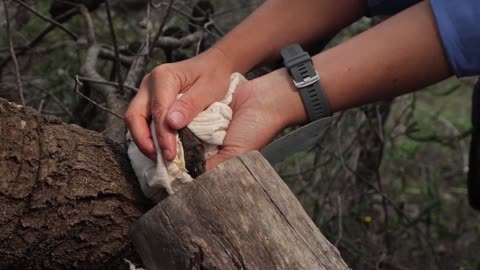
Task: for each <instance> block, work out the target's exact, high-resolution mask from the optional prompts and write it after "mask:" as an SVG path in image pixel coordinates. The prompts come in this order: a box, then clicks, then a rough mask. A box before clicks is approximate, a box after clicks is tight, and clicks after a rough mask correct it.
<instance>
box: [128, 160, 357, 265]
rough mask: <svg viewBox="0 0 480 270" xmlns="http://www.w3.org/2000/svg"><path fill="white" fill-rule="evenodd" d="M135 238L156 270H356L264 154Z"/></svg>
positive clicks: (209, 182)
mask: <svg viewBox="0 0 480 270" xmlns="http://www.w3.org/2000/svg"><path fill="white" fill-rule="evenodd" d="M129 235H130V238H131V239H132V241H133V243H134V246H135V248H136V250H137V252H138V253H139V254H140V257H141V258H142V260H143V262H144V264H145V265H146V267H147V268H148V269H149V270H156V269H162V270H165V269H261V270H263V269H268V270H270V269H289V270H290V269H348V267H347V265H346V264H345V262H344V261H343V260H342V258H341V257H340V254H339V252H338V250H337V249H336V248H335V247H334V246H333V245H331V244H330V243H329V242H328V240H327V239H326V238H325V237H324V236H323V235H322V234H321V233H320V231H319V230H318V228H317V227H316V226H315V224H314V223H313V222H312V220H311V219H310V218H309V216H308V215H307V213H306V212H305V211H304V209H303V208H302V206H301V204H300V203H299V202H298V200H297V199H296V198H295V196H294V195H293V193H292V192H291V191H290V189H289V188H288V187H287V185H286V184H285V183H284V182H283V180H282V179H281V178H280V177H279V176H278V175H277V174H276V172H275V171H274V170H273V168H272V167H271V166H270V164H269V163H268V162H267V161H266V160H265V159H264V158H263V156H262V155H261V154H260V153H259V152H256V151H254V152H250V153H247V154H244V155H242V156H240V157H237V158H234V159H231V160H229V161H227V162H225V163H223V164H220V165H219V166H218V167H217V168H215V169H214V170H212V171H209V172H207V173H205V174H203V175H201V176H200V177H198V178H197V179H196V180H195V181H193V182H192V183H190V184H188V185H186V186H185V187H183V189H182V190H180V191H179V192H177V193H175V194H173V195H172V196H169V197H168V198H166V199H165V200H163V201H162V202H160V203H159V204H157V205H156V206H155V207H154V208H153V209H151V210H150V211H148V212H147V213H146V214H145V215H143V216H142V217H141V218H140V220H139V221H138V222H137V223H135V224H134V225H133V226H132V227H131V229H130V232H129Z"/></svg>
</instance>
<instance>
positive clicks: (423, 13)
mask: <svg viewBox="0 0 480 270" xmlns="http://www.w3.org/2000/svg"><path fill="white" fill-rule="evenodd" d="M313 61H314V64H315V66H316V67H317V69H318V71H319V74H320V76H321V78H322V84H323V86H324V88H325V91H326V95H327V96H328V99H329V102H330V105H331V108H332V110H333V111H339V110H343V109H347V108H350V107H354V106H357V105H362V104H366V103H369V102H373V101H377V100H382V99H387V98H392V97H395V96H399V95H402V94H404V93H407V92H411V91H414V90H417V89H420V88H422V87H425V86H428V85H430V84H432V83H435V82H438V81H440V80H443V79H445V78H447V77H449V76H451V74H452V71H451V69H450V66H449V64H448V62H447V58H446V56H445V53H444V50H443V47H442V43H441V40H440V37H439V35H438V32H437V28H436V24H435V19H434V16H433V13H432V10H431V7H430V4H429V2H428V1H424V2H422V3H420V4H418V5H416V6H414V7H412V8H410V9H407V10H405V11H404V12H402V13H400V14H398V15H396V16H394V17H392V18H390V19H388V20H386V21H385V22H383V23H382V24H379V25H377V26H375V27H373V28H372V29H370V30H369V31H366V32H364V33H362V34H360V35H358V36H356V37H355V38H352V39H351V40H350V41H348V42H345V43H344V44H341V45H339V46H337V47H335V48H332V49H331V50H328V51H325V52H324V53H321V54H318V55H316V56H315V57H314V58H313Z"/></svg>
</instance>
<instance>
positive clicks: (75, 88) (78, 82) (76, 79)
mask: <svg viewBox="0 0 480 270" xmlns="http://www.w3.org/2000/svg"><path fill="white" fill-rule="evenodd" d="M4 1H5V0H4ZM82 85H83V84H82V82H80V80H79V79H78V76H75V86H74V88H73V91H74V92H75V93H76V94H78V95H79V96H81V97H82V98H84V99H86V100H88V101H89V102H90V103H92V104H93V105H95V106H97V107H98V108H100V109H102V110H104V111H106V112H109V113H111V114H112V115H114V116H116V117H118V118H120V119H123V116H121V115H119V114H117V113H115V112H114V111H112V110H110V109H109V108H107V107H105V106H102V105H100V104H99V103H97V102H96V101H95V100H93V99H91V98H89V97H87V96H85V95H84V94H83V93H82V92H80V91H79V90H78V86H82Z"/></svg>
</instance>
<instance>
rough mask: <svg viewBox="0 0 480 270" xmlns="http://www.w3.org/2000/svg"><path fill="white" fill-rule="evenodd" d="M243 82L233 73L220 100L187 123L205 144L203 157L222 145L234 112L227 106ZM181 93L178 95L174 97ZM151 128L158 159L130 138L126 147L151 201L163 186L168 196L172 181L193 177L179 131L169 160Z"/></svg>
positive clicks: (151, 127) (182, 181) (181, 180)
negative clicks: (174, 150)
mask: <svg viewBox="0 0 480 270" xmlns="http://www.w3.org/2000/svg"><path fill="white" fill-rule="evenodd" d="M245 81H246V79H245V78H244V77H243V76H242V75H241V74H239V73H233V74H232V75H231V77H230V85H229V87H228V90H227V94H226V95H225V97H224V98H223V100H221V101H219V102H214V103H212V104H211V105H210V106H209V107H208V108H207V109H206V110H205V111H203V112H201V113H199V114H198V115H197V117H195V118H194V119H193V120H192V122H191V123H190V124H189V125H188V128H189V129H190V130H191V131H192V132H193V133H194V134H195V135H196V136H197V137H198V138H199V139H200V140H202V141H203V142H204V143H205V144H206V152H205V156H206V157H207V158H208V157H210V156H211V155H213V154H215V153H216V152H217V151H218V146H220V145H222V144H223V140H224V139H225V135H226V132H227V128H228V125H229V124H230V121H231V120H232V114H233V113H232V109H231V108H230V107H229V106H228V105H229V104H230V102H232V96H233V94H234V92H235V89H237V87H238V86H239V85H240V84H241V83H243V82H245ZM180 96H181V95H179V96H177V98H179V97H180ZM150 131H151V133H152V137H153V138H154V142H155V148H156V149H157V162H156V163H155V162H154V161H152V160H151V159H149V158H148V157H146V156H144V155H143V154H142V153H141V152H140V150H139V149H138V147H137V145H136V144H135V143H134V142H133V141H132V142H131V143H130V144H129V146H128V156H129V158H130V162H131V163H132V167H133V170H134V171H135V174H136V175H137V178H138V181H139V182H140V187H141V188H142V191H143V193H144V194H145V196H146V197H148V198H150V199H152V200H154V201H159V200H160V199H161V197H160V195H161V190H162V189H163V190H166V191H167V193H168V194H169V195H170V194H173V193H174V192H175V191H177V190H175V187H174V186H173V185H172V184H173V183H174V182H176V181H179V182H180V183H186V182H190V181H192V177H191V176H190V175H189V174H188V172H187V169H186V167H185V158H184V154H183V146H182V143H181V141H180V139H179V136H178V134H177V137H176V141H177V154H176V156H175V159H174V160H173V161H170V162H169V161H165V160H164V159H163V156H162V154H161V152H160V149H159V147H158V142H157V136H155V135H154V134H155V128H154V125H153V122H152V124H151V125H150ZM126 138H127V140H128V139H131V135H130V132H127V135H126Z"/></svg>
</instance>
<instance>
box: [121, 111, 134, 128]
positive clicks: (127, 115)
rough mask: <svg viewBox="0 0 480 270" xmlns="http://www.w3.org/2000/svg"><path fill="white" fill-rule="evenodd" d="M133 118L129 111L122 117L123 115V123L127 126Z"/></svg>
mask: <svg viewBox="0 0 480 270" xmlns="http://www.w3.org/2000/svg"><path fill="white" fill-rule="evenodd" d="M134 118H135V114H134V113H132V112H131V111H130V110H128V111H127V112H126V113H125V114H124V115H123V121H124V122H125V123H126V124H127V125H128V124H129V123H131V122H132V121H133V119H134Z"/></svg>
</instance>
